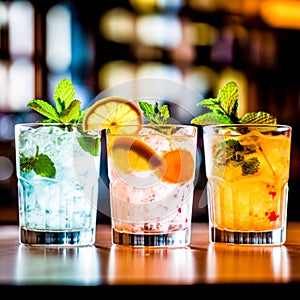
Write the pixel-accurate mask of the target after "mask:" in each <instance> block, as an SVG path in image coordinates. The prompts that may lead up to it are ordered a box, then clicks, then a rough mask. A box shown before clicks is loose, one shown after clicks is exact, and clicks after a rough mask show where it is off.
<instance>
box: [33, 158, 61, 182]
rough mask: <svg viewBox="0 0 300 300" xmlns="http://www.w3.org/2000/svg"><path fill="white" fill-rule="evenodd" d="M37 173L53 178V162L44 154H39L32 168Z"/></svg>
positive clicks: (54, 171) (54, 172) (54, 170)
mask: <svg viewBox="0 0 300 300" xmlns="http://www.w3.org/2000/svg"><path fill="white" fill-rule="evenodd" d="M33 170H34V171H35V173H36V174H37V175H40V176H42V177H48V178H54V177H55V174H56V169H55V166H54V163H53V162H52V160H51V159H50V158H49V156H48V155H46V154H39V155H38V156H37V160H36V163H35V166H34V168H33Z"/></svg>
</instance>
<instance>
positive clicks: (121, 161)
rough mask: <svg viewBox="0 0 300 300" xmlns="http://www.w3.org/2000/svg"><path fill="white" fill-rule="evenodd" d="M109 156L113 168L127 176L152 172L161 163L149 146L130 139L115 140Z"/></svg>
mask: <svg viewBox="0 0 300 300" xmlns="http://www.w3.org/2000/svg"><path fill="white" fill-rule="evenodd" d="M110 156H111V158H112V160H113V162H114V165H115V167H117V168H118V169H120V170H121V171H123V172H124V173H127V174H129V173H133V172H141V171H149V170H153V169H155V168H157V167H158V166H159V165H160V164H161V163H162V162H161V157H160V156H159V155H158V154H157V153H156V152H155V151H154V150H153V149H152V148H151V147H150V146H148V145H147V144H146V143H144V142H143V141H141V140H138V139H135V138H132V137H120V138H115V139H114V140H113V143H112V146H111V151H110Z"/></svg>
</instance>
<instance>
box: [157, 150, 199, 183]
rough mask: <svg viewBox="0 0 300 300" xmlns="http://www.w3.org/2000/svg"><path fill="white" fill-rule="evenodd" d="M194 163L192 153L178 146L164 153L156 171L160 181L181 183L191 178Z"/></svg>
mask: <svg viewBox="0 0 300 300" xmlns="http://www.w3.org/2000/svg"><path fill="white" fill-rule="evenodd" d="M194 165H195V164H194V158H193V155H192V153H191V152H189V151H188V150H186V149H180V148H178V149H174V150H171V151H168V152H166V153H164V155H163V157H162V163H161V164H160V165H159V166H158V168H157V170H156V172H157V176H158V177H159V178H161V180H162V181H165V182H168V183H176V184H177V183H178V184H182V183H185V182H188V181H189V180H191V179H192V178H193V176H194V172H195V169H194Z"/></svg>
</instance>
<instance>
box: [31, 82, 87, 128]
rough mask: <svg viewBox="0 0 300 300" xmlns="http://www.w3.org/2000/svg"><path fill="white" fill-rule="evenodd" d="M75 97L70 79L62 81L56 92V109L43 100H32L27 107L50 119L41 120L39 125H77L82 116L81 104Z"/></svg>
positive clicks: (54, 98) (54, 97)
mask: <svg viewBox="0 0 300 300" xmlns="http://www.w3.org/2000/svg"><path fill="white" fill-rule="evenodd" d="M74 97H75V89H74V86H73V83H72V82H71V81H70V80H68V79H62V80H61V81H60V82H59V83H58V84H57V86H56V88H55V91H54V96H53V100H54V102H55V107H53V106H52V105H51V104H50V103H48V102H47V101H45V100H41V99H35V100H31V101H29V102H28V104H27V106H28V107H30V108H32V109H33V110H35V111H36V112H38V113H39V114H41V115H43V116H45V117H47V118H48V119H44V120H39V121H38V123H77V122H78V121H79V118H80V116H81V110H80V104H81V102H80V101H79V100H76V99H74Z"/></svg>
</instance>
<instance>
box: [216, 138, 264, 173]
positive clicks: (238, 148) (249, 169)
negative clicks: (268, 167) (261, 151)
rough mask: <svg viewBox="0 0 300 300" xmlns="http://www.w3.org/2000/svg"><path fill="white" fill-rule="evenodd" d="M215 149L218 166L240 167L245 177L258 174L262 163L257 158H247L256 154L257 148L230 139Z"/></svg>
mask: <svg viewBox="0 0 300 300" xmlns="http://www.w3.org/2000/svg"><path fill="white" fill-rule="evenodd" d="M215 147H216V149H215V153H216V155H215V158H214V162H215V164H216V165H218V166H220V165H221V166H225V165H232V166H234V167H240V168H241V171H242V175H243V176H246V175H253V174H255V173H257V172H258V170H259V165H260V162H259V160H258V159H257V157H251V158H247V155H249V154H252V153H255V152H256V147H255V146H252V145H250V146H243V145H242V144H241V143H240V142H239V141H236V140H234V139H228V140H226V141H224V142H222V143H220V144H217V145H216V146H215Z"/></svg>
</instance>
